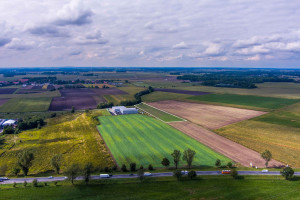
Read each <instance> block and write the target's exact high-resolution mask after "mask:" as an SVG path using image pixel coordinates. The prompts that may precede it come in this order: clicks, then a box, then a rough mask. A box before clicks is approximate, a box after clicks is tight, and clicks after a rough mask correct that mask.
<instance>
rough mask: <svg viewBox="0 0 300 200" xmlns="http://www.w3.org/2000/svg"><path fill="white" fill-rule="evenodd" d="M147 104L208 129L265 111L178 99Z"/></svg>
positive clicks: (249, 117)
mask: <svg viewBox="0 0 300 200" xmlns="http://www.w3.org/2000/svg"><path fill="white" fill-rule="evenodd" d="M149 104H150V105H151V106H154V107H156V108H159V109H161V110H165V111H167V112H170V113H172V114H174V115H177V116H179V117H182V118H184V119H187V120H189V121H191V122H194V123H196V124H200V125H201V126H204V127H207V128H209V129H217V128H221V127H223V126H226V125H229V124H233V123H236V122H239V121H243V120H246V119H251V118H253V117H256V116H260V115H263V114H265V113H266V112H261V111H255V110H247V109H240V108H232V107H225V106H215V105H208V104H198V103H189V102H180V101H159V102H152V103H149Z"/></svg>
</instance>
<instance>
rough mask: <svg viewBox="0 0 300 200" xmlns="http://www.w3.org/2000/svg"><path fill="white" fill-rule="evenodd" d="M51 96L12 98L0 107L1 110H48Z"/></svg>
mask: <svg viewBox="0 0 300 200" xmlns="http://www.w3.org/2000/svg"><path fill="white" fill-rule="evenodd" d="M50 102H51V98H50V97H40V98H15V99H10V100H9V101H7V102H6V103H4V104H3V105H2V106H1V107H0V112H40V111H47V110H48V108H49V105H50Z"/></svg>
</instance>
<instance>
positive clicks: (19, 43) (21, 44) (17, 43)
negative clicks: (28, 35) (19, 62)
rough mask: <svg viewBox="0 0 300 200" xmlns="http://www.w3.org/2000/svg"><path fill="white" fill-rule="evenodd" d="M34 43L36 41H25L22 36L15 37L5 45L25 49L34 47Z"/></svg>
mask: <svg viewBox="0 0 300 200" xmlns="http://www.w3.org/2000/svg"><path fill="white" fill-rule="evenodd" d="M34 45H35V42H32V41H23V40H21V39H20V38H13V39H12V40H11V42H10V43H8V44H6V45H5V47H6V48H8V49H15V50H19V51H24V50H28V49H31V48H33V47H34Z"/></svg>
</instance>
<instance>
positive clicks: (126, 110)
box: [111, 106, 138, 115]
mask: <svg viewBox="0 0 300 200" xmlns="http://www.w3.org/2000/svg"><path fill="white" fill-rule="evenodd" d="M111 110H112V112H114V113H116V114H119V115H120V114H121V115H128V114H137V113H138V110H137V109H136V108H126V107H125V106H114V107H112V109H111Z"/></svg>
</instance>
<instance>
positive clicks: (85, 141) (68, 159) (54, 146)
mask: <svg viewBox="0 0 300 200" xmlns="http://www.w3.org/2000/svg"><path fill="white" fill-rule="evenodd" d="M106 113H107V111H105V110H103V111H99V110H96V111H91V113H90V114H87V113H83V114H82V113H75V114H69V115H63V116H60V117H56V118H51V119H49V123H48V125H46V126H45V127H43V128H42V129H34V130H28V131H24V132H22V133H20V134H18V135H15V136H14V135H7V136H5V142H4V144H2V145H1V146H0V147H1V148H0V155H1V156H0V165H7V167H8V169H9V171H8V172H7V173H11V172H10V170H11V169H12V167H13V166H14V165H15V163H16V156H17V154H18V153H19V152H20V151H22V150H26V149H30V150H32V152H33V153H34V156H35V159H34V161H33V166H32V167H31V168H30V171H29V173H30V174H37V173H42V172H47V171H49V170H52V167H51V162H50V161H51V158H52V157H53V156H54V155H56V154H62V157H63V163H62V170H64V169H65V167H66V166H69V165H70V163H78V164H80V165H82V166H83V165H84V164H86V163H87V162H91V163H92V164H93V165H94V166H95V167H97V168H100V167H101V168H104V167H105V166H108V167H109V166H112V165H114V163H113V160H112V157H111V156H110V154H109V153H108V150H107V149H106V147H105V144H104V142H103V140H102V139H101V137H100V135H99V133H98V131H97V129H96V125H97V123H98V122H97V120H94V119H92V116H94V115H97V116H99V115H105V114H106Z"/></svg>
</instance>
